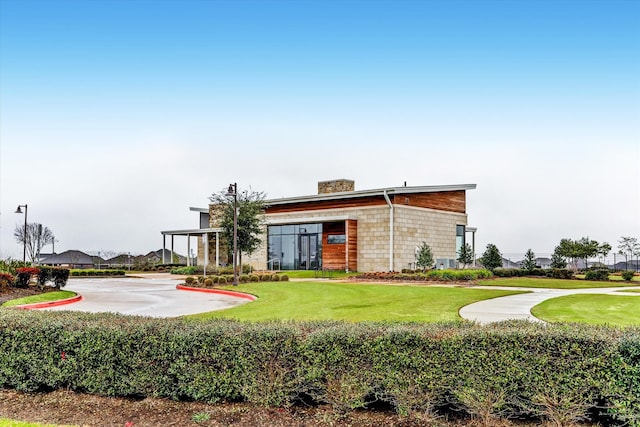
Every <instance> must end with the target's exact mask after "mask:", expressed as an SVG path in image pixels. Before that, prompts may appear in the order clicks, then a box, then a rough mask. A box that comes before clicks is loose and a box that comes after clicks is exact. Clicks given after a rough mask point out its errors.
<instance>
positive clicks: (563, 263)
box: [551, 246, 567, 268]
mask: <svg viewBox="0 0 640 427" xmlns="http://www.w3.org/2000/svg"><path fill="white" fill-rule="evenodd" d="M560 252H561V251H560V247H559V246H556V248H555V250H554V251H553V255H551V268H567V260H566V259H565V258H564V257H563V256H562V255H561V254H560Z"/></svg>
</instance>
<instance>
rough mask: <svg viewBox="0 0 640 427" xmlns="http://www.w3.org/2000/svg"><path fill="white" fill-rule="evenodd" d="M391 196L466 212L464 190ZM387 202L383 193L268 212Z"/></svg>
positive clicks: (270, 208) (396, 201) (401, 202)
mask: <svg viewBox="0 0 640 427" xmlns="http://www.w3.org/2000/svg"><path fill="white" fill-rule="evenodd" d="M389 196H390V198H391V201H392V203H393V204H396V205H406V206H415V207H420V208H428V209H436V210H441V211H447V212H458V213H466V192H465V191H464V190H458V191H441V192H434V193H405V194H390V195H389ZM386 204H387V202H386V201H385V199H384V196H383V195H378V196H368V197H354V198H345V199H336V200H320V201H309V202H292V203H288V204H284V205H274V206H267V208H266V214H267V215H269V214H279V213H293V212H305V211H314V210H323V209H341V208H361V207H368V206H383V205H386Z"/></svg>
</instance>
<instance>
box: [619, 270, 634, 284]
mask: <svg viewBox="0 0 640 427" xmlns="http://www.w3.org/2000/svg"><path fill="white" fill-rule="evenodd" d="M621 276H622V278H623V279H624V280H626V281H627V282H630V281H631V280H632V279H633V276H634V272H633V271H631V270H627V271H623V272H622V274H621Z"/></svg>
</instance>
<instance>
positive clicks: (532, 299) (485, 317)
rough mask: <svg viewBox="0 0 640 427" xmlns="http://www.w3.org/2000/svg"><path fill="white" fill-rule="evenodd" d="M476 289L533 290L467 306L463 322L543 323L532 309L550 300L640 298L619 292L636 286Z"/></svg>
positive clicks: (635, 294)
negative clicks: (579, 296)
mask: <svg viewBox="0 0 640 427" xmlns="http://www.w3.org/2000/svg"><path fill="white" fill-rule="evenodd" d="M474 289H505V290H513V291H530V293H526V294H518V295H508V296H505V297H499V298H493V299H488V300H484V301H478V302H476V303H473V304H469V305H466V306H464V307H462V308H461V309H460V316H462V318H463V319H467V320H474V321H476V322H478V323H482V324H487V323H493V322H500V321H503V320H512V319H523V320H530V321H532V322H542V320H540V319H538V318H537V317H535V316H534V315H533V314H531V309H532V308H533V307H534V306H536V305H538V304H540V303H541V302H543V301H546V300H548V299H551V298H557V297H563V296H566V295H574V294H603V295H621V296H636V297H640V293H635V292H620V291H623V290H630V289H638V287H637V286H631V287H629V286H627V287H612V288H589V289H540V288H515V287H506V286H504V287H503V286H476V287H474Z"/></svg>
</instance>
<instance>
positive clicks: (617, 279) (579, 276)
mask: <svg viewBox="0 0 640 427" xmlns="http://www.w3.org/2000/svg"><path fill="white" fill-rule="evenodd" d="M584 278H585V275H584V274H576V279H584ZM609 280H611V281H614V282H622V281H624V279H623V278H622V276H616V275H613V274H610V275H609ZM631 281H632V282H636V286H640V276H633V279H631ZM630 286H632V285H630Z"/></svg>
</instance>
